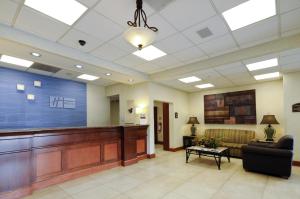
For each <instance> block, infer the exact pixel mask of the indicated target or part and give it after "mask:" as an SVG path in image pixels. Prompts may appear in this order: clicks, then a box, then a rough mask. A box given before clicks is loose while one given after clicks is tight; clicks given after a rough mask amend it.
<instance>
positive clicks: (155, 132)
mask: <svg viewBox="0 0 300 199" xmlns="http://www.w3.org/2000/svg"><path fill="white" fill-rule="evenodd" d="M153 112H154V139H155V144H157V143H158V132H157V107H156V106H154V110H153Z"/></svg>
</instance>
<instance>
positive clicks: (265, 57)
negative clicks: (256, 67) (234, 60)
mask: <svg viewBox="0 0 300 199" xmlns="http://www.w3.org/2000/svg"><path fill="white" fill-rule="evenodd" d="M273 58H279V54H278V53H274V54H268V55H264V56H259V57H254V58H251V59H246V60H243V63H244V64H245V65H246V64H252V63H256V62H261V61H266V60H269V59H273Z"/></svg>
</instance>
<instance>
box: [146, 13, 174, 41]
mask: <svg viewBox="0 0 300 199" xmlns="http://www.w3.org/2000/svg"><path fill="white" fill-rule="evenodd" d="M148 20H149V21H150V22H151V26H155V27H157V28H158V32H157V37H156V41H159V40H162V39H164V38H166V37H168V36H170V35H173V34H175V33H176V32H177V31H176V30H175V28H173V27H172V26H171V25H170V24H169V23H168V22H167V21H166V20H164V18H162V17H161V16H160V15H159V14H156V15H153V16H151V17H150V18H149V19H148Z"/></svg>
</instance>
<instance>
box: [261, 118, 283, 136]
mask: <svg viewBox="0 0 300 199" xmlns="http://www.w3.org/2000/svg"><path fill="white" fill-rule="evenodd" d="M260 124H267V125H268V126H267V127H266V128H265V137H266V141H273V140H274V136H275V134H276V130H275V129H274V128H273V127H272V125H271V124H279V122H278V121H277V120H276V118H275V115H264V117H263V119H262V121H261V123H260Z"/></svg>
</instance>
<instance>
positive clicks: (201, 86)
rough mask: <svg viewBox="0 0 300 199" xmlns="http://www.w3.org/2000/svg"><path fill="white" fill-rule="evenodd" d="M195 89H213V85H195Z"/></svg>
mask: <svg viewBox="0 0 300 199" xmlns="http://www.w3.org/2000/svg"><path fill="white" fill-rule="evenodd" d="M195 87H197V88H201V89H204V88H212V87H215V86H214V85H213V84H200V85H197V86H195Z"/></svg>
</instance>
